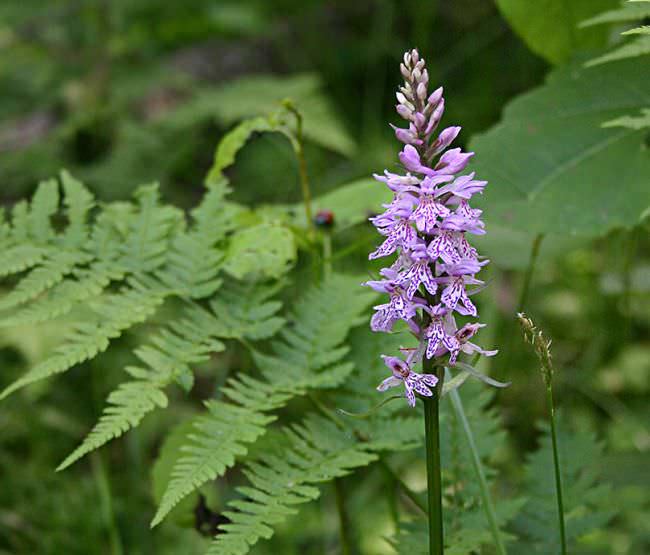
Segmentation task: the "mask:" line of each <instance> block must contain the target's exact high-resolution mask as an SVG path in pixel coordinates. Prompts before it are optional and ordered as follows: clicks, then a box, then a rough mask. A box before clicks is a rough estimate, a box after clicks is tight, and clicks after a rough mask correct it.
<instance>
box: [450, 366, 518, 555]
mask: <svg viewBox="0 0 650 555" xmlns="http://www.w3.org/2000/svg"><path fill="white" fill-rule="evenodd" d="M445 372H446V374H447V377H448V378H449V377H450V373H449V370H445ZM449 398H450V400H451V405H452V408H453V409H454V414H455V415H456V418H457V419H458V421H459V422H460V425H461V428H462V431H463V435H464V436H465V440H466V441H467V445H468V447H469V450H470V454H471V457H472V467H473V468H474V472H475V473H476V478H477V479H478V483H479V488H480V490H481V501H482V504H483V510H484V511H485V516H486V518H487V521H488V524H489V526H490V531H491V532H492V538H493V539H494V546H495V548H496V551H497V553H498V554H499V555H506V548H505V545H504V543H503V538H502V537H501V531H500V530H499V525H498V523H497V517H496V511H495V509H494V502H493V501H492V495H491V494H490V489H489V488H488V484H487V478H486V477H485V470H484V469H483V463H482V462H481V457H480V456H479V454H478V449H477V448H476V441H474V434H473V432H472V427H471V426H470V424H469V420H467V415H466V414H465V410H464V408H463V401H462V399H461V398H460V395H459V393H458V390H456V389H454V390H453V391H451V392H450V393H449Z"/></svg>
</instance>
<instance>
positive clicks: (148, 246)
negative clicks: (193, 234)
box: [120, 184, 184, 273]
mask: <svg viewBox="0 0 650 555" xmlns="http://www.w3.org/2000/svg"><path fill="white" fill-rule="evenodd" d="M135 197H136V199H137V200H138V207H139V211H138V213H137V214H134V215H132V216H131V218H130V221H129V226H128V228H127V229H126V230H124V235H125V237H124V239H125V241H124V244H123V245H122V247H121V258H120V263H121V264H122V265H124V267H126V268H127V269H128V270H130V271H131V272H134V273H143V272H150V271H153V270H155V269H156V268H158V267H160V266H161V265H162V264H164V262H165V259H166V254H167V250H168V247H169V241H170V233H171V231H172V230H174V229H178V227H180V226H181V225H182V223H183V222H184V217H183V213H182V212H181V211H180V210H178V209H177V208H174V207H172V206H166V205H161V204H160V195H159V193H158V185H156V184H153V185H147V186H144V187H140V188H139V189H138V191H136V193H135Z"/></svg>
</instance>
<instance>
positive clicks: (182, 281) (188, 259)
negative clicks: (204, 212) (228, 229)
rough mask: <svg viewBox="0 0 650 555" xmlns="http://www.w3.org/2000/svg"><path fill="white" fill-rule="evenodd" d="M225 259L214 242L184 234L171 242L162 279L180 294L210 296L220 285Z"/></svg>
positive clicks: (200, 296) (192, 296)
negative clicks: (222, 264) (220, 274)
mask: <svg viewBox="0 0 650 555" xmlns="http://www.w3.org/2000/svg"><path fill="white" fill-rule="evenodd" d="M223 259H224V253H223V251H222V250H220V249H219V248H217V247H216V246H215V245H214V240H212V239H210V238H208V237H205V236H202V235H199V234H197V233H181V234H180V235H177V236H176V238H175V239H174V240H173V242H172V245H171V248H170V250H169V252H168V254H167V265H166V266H165V268H164V269H163V271H161V272H160V273H159V278H160V280H161V281H163V282H164V283H165V284H166V285H167V286H168V287H169V288H170V289H174V290H175V291H177V293H178V294H179V295H183V296H187V297H189V298H192V299H202V298H205V297H209V296H210V295H212V294H213V293H214V292H215V291H216V290H217V289H219V287H220V286H221V279H220V278H219V277H218V275H219V273H220V271H221V263H222V262H223Z"/></svg>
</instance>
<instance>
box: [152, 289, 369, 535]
mask: <svg viewBox="0 0 650 555" xmlns="http://www.w3.org/2000/svg"><path fill="white" fill-rule="evenodd" d="M357 286H358V280H356V279H354V280H353V279H351V278H349V277H347V278H346V277H343V276H333V277H332V278H331V279H330V280H328V281H326V282H324V283H323V284H321V285H320V286H317V287H313V288H312V289H311V290H309V291H308V292H307V293H306V294H305V295H304V297H303V298H302V299H301V300H300V301H299V302H298V303H296V307H295V310H294V313H293V315H292V316H291V317H290V318H289V325H288V326H286V327H285V328H284V329H283V330H282V332H281V334H280V336H281V338H282V339H281V340H276V341H273V342H272V344H271V349H272V351H273V354H269V355H267V354H262V353H260V352H256V351H255V352H254V359H255V361H256V363H257V365H258V367H259V369H260V371H261V373H262V376H263V379H257V378H252V377H250V376H247V375H243V374H240V375H238V376H237V377H236V378H231V379H230V380H229V381H228V383H227V385H226V386H225V387H223V388H222V393H223V395H224V397H225V398H226V399H227V401H217V402H214V403H212V404H211V405H210V409H211V415H209V416H205V417H199V419H198V420H197V425H196V427H197V431H198V432H199V433H197V434H193V435H192V436H191V437H190V438H188V439H190V443H189V444H188V446H187V448H186V450H187V452H188V454H186V455H184V456H182V457H181V458H180V459H179V460H178V462H177V463H176V465H175V468H174V470H173V472H172V479H171V481H170V483H169V486H168V488H167V491H166V492H165V494H164V495H163V498H162V501H161V503H160V507H159V508H158V512H157V513H156V515H155V517H154V519H153V521H152V525H153V526H155V525H156V524H158V523H160V522H161V521H162V519H163V518H164V517H165V515H166V514H168V513H169V511H170V510H171V509H172V508H173V507H174V506H175V505H176V504H177V503H178V502H180V500H181V499H183V497H185V496H186V495H188V494H189V493H191V492H192V491H194V490H195V489H197V488H199V487H200V486H201V485H203V484H204V483H205V482H206V481H209V480H214V479H216V478H217V477H218V476H221V475H222V474H223V473H224V471H225V470H226V469H227V468H229V467H230V466H232V465H233V464H234V463H235V461H236V459H237V456H240V455H243V454H245V453H246V445H247V444H249V443H252V442H253V441H255V440H256V439H257V438H259V437H260V436H261V435H263V434H264V433H265V431H266V428H265V426H267V425H268V424H269V423H270V422H271V421H272V420H273V419H274V418H273V417H271V416H268V415H267V414H265V413H268V412H270V411H272V410H275V409H277V408H279V407H281V406H282V405H284V404H285V403H286V402H287V401H288V400H289V399H291V398H292V397H294V396H297V395H302V394H304V393H305V392H306V391H307V390H308V389H313V388H323V387H333V386H335V385H337V384H338V383H340V382H341V381H342V380H343V379H344V378H345V376H347V375H348V374H349V373H350V371H351V370H352V364H351V363H345V362H341V361H342V358H343V357H344V356H345V354H346V353H347V351H348V348H347V347H341V346H340V345H341V343H342V342H343V340H344V339H345V337H346V335H347V334H348V332H349V330H350V328H351V327H352V326H354V325H355V324H357V323H358V321H359V315H360V314H361V312H362V311H363V310H364V309H365V308H366V307H367V306H368V304H369V302H370V300H371V299H372V298H373V296H374V295H373V294H372V293H362V294H358V293H357V292H356V290H355V289H356V287H357ZM267 294H268V293H262V294H261V295H262V297H264V296H266V295H267ZM227 298H228V297H227V296H226V299H227ZM213 304H214V307H215V309H216V310H215V312H217V313H219V314H221V315H222V318H224V317H225V318H224V319H225V322H226V329H227V330H228V332H229V333H232V331H233V330H234V329H239V332H240V333H241V332H242V331H244V332H246V331H247V332H248V333H251V332H252V333H253V336H254V337H260V336H261V337H264V336H266V335H267V333H268V327H269V326H268V324H267V325H264V324H262V325H260V324H259V323H258V319H259V318H260V317H261V315H264V314H267V315H268V316H269V317H270V318H271V320H267V322H268V321H271V322H274V323H275V324H274V325H276V326H277V325H278V324H279V321H278V320H277V319H275V320H274V317H273V316H272V315H271V314H272V313H273V308H275V307H274V305H273V304H268V305H267V306H266V307H264V305H260V306H259V308H254V304H249V305H248V306H249V307H253V308H254V310H252V311H251V310H250V308H249V309H248V310H244V311H243V313H244V314H246V316H247V318H248V319H249V320H248V321H249V322H251V324H253V326H254V327H251V326H250V325H249V326H245V327H244V326H242V325H241V324H239V325H233V324H232V318H233V316H234V314H236V312H237V311H233V310H231V309H230V308H229V306H228V305H226V304H224V303H223V302H222V301H215V302H214V303H213ZM244 306H246V305H244ZM241 314H242V311H241V310H240V315H241ZM244 321H245V320H244ZM260 334H261V335H260ZM280 357H281V358H280ZM233 420H236V422H240V423H243V424H242V425H245V427H246V430H245V431H244V430H242V433H238V426H237V425H236V424H235V423H233Z"/></svg>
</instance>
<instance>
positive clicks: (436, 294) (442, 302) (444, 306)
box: [365, 50, 496, 406]
mask: <svg viewBox="0 0 650 555" xmlns="http://www.w3.org/2000/svg"><path fill="white" fill-rule="evenodd" d="M400 71H401V73H402V76H403V77H404V85H403V86H401V87H400V89H399V91H398V92H397V95H396V97H397V103H398V104H397V113H398V114H399V116H400V117H402V118H403V119H404V120H406V127H398V126H394V125H393V126H392V127H393V130H394V131H395V136H396V138H397V139H398V140H399V141H400V142H402V143H403V144H404V146H403V148H402V150H401V151H400V152H399V154H398V158H399V162H400V164H401V166H402V167H403V168H404V172H403V173H390V172H388V171H384V174H383V175H375V178H376V179H377V180H378V181H380V182H382V183H385V184H386V186H387V187H388V188H389V189H390V190H391V191H392V193H393V200H392V202H391V203H389V204H386V205H385V206H384V208H385V211H384V212H383V213H382V214H379V215H378V216H376V217H374V218H371V221H372V223H373V224H374V225H375V227H376V228H377V230H378V232H379V233H380V234H381V235H383V236H384V241H383V243H382V244H381V245H380V246H379V247H378V248H377V249H376V250H375V251H374V252H372V253H371V254H370V256H369V258H370V259H377V258H383V257H387V256H391V255H393V254H394V255H396V260H395V262H393V263H392V264H391V265H390V266H388V267H387V268H384V269H383V270H381V271H380V274H381V276H382V278H383V279H380V280H376V281H369V282H367V283H366V284H365V285H367V286H369V287H372V288H373V289H374V290H375V291H377V292H379V293H383V294H385V295H388V301H387V302H383V303H381V304H378V305H377V306H375V310H376V312H375V314H374V315H373V317H372V320H371V328H372V330H373V331H377V332H391V331H392V330H393V328H394V326H397V324H398V322H399V321H403V322H405V323H406V325H407V326H408V330H409V331H410V332H411V333H412V335H413V336H414V337H415V339H416V340H417V343H418V346H417V348H415V349H412V350H403V352H405V353H408V354H407V357H406V359H405V360H403V359H402V358H399V357H394V356H387V355H382V356H383V359H384V362H385V363H386V365H387V366H388V367H389V368H390V369H391V372H392V375H391V376H390V377H389V378H387V379H386V380H384V381H383V382H382V383H381V385H380V386H379V388H378V389H379V390H380V391H384V390H385V389H387V388H389V387H395V386H397V385H400V384H404V387H405V390H406V397H407V399H408V401H409V404H410V405H411V406H413V405H415V394H416V393H417V394H420V395H422V396H425V397H430V396H431V395H432V393H433V391H432V390H433V389H434V388H435V387H436V384H438V377H436V376H435V375H433V374H418V373H416V372H414V371H413V369H412V368H413V366H414V365H415V364H416V363H418V362H420V360H421V359H424V360H425V361H432V359H435V362H427V364H431V365H432V367H438V368H442V367H444V366H454V365H456V361H457V359H458V357H459V356H461V354H463V355H473V354H476V353H478V354H482V355H485V356H492V355H494V354H496V351H486V350H483V349H482V348H481V347H479V346H478V345H476V344H474V343H472V342H471V341H470V338H472V337H473V336H474V335H475V334H476V333H477V332H478V330H479V329H480V328H481V327H483V325H482V324H479V323H478V322H468V323H465V324H464V325H463V326H462V327H460V328H459V327H458V326H457V325H456V320H455V315H460V316H461V317H463V318H468V317H469V318H477V317H478V309H477V307H476V306H475V304H474V303H473V302H472V301H471V300H470V295H472V294H474V293H476V292H478V291H479V290H480V288H481V287H482V286H483V285H484V282H483V281H481V280H479V279H477V278H476V274H478V273H479V272H480V271H481V269H482V268H483V267H484V266H485V265H486V264H488V262H489V261H488V260H485V259H484V258H483V257H481V256H480V255H479V253H478V252H477V251H476V249H475V248H474V247H473V246H471V245H470V243H469V242H468V240H467V237H468V236H471V235H483V234H484V233H485V225H484V223H483V221H482V220H481V214H482V213H481V210H479V209H476V208H473V207H472V206H471V205H470V203H471V200H472V197H473V196H474V195H478V194H483V191H484V189H485V186H486V184H487V183H486V182H485V181H480V180H478V179H475V174H474V173H473V172H471V173H467V174H465V175H459V173H460V172H463V171H464V170H465V168H466V167H467V165H468V164H469V162H470V160H471V158H472V157H473V156H474V153H473V152H463V151H462V150H461V149H460V148H450V146H451V144H452V143H453V141H454V140H455V139H456V137H457V136H458V134H459V133H460V130H461V128H460V127H458V126H449V127H446V128H444V129H443V130H442V131H441V132H440V133H438V134H437V136H436V129H437V128H438V125H439V124H440V121H441V119H442V116H443V114H444V110H445V99H444V98H443V89H442V87H440V88H438V89H436V90H435V91H433V92H432V93H429V92H428V87H429V74H428V73H427V69H426V64H425V61H424V60H423V59H422V58H421V57H420V55H419V53H418V52H417V50H411V51H410V52H407V53H406V54H405V55H404V61H403V63H402V64H400ZM468 286H478V287H475V288H473V289H472V290H469V289H468Z"/></svg>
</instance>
